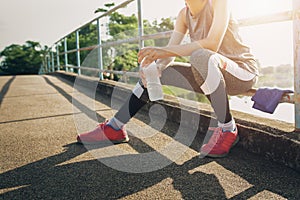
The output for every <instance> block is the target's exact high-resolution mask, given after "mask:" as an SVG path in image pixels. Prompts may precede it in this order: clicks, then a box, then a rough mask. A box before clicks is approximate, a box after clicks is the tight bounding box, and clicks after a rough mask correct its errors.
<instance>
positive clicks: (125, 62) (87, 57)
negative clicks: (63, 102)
mask: <svg viewBox="0 0 300 200" xmlns="http://www.w3.org/2000/svg"><path fill="white" fill-rule="evenodd" d="M110 6H114V5H113V4H105V9H106V8H109V7H110ZM143 25H144V33H145V34H154V33H158V32H161V31H168V30H172V29H173V28H174V26H173V20H172V19H171V18H163V19H161V21H160V22H158V21H154V22H152V23H150V22H149V21H148V20H144V21H143ZM107 28H108V30H107V32H108V33H109V37H108V38H107V39H106V40H103V41H102V44H105V43H107V42H113V41H117V40H126V39H129V38H133V37H137V36H138V19H137V17H136V15H130V16H125V15H123V14H120V13H118V12H113V13H112V14H111V15H110V16H109V23H108V26H107ZM79 37H80V48H83V47H89V46H93V45H97V44H98V37H97V26H96V24H90V25H88V26H86V27H84V28H83V29H81V30H80V31H79ZM144 43H145V46H165V45H167V43H168V39H156V40H147V41H145V42H144ZM67 45H68V50H71V49H76V35H75V34H71V35H70V36H68V38H67ZM138 50H139V45H138V43H137V42H131V43H123V44H121V45H113V46H111V47H103V48H102V60H103V66H104V69H108V70H119V71H135V70H136V69H137V66H138V64H137V52H138ZM59 51H60V52H63V51H64V47H63V45H60V47H59ZM97 52H98V49H97V48H95V49H94V50H89V51H81V52H80V58H81V60H80V63H81V64H82V66H83V67H92V68H97V65H98V64H97V56H98V54H97ZM64 59H65V58H64V56H61V58H60V62H61V64H62V65H64V63H65V62H64ZM68 64H70V65H77V59H76V53H75V52H74V53H69V54H68ZM82 69H83V70H82V71H81V72H82V74H85V75H89V76H93V75H95V76H97V74H95V72H91V71H88V70H84V68H82ZM75 71H76V70H75ZM110 77H111V78H112V76H110ZM119 78H120V77H118V76H116V75H115V76H113V79H115V80H118V79H119ZM129 81H130V80H129Z"/></svg>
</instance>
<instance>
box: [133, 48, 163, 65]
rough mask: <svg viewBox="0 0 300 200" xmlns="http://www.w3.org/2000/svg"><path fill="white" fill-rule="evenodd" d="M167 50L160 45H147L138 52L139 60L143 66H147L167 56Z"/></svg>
mask: <svg viewBox="0 0 300 200" xmlns="http://www.w3.org/2000/svg"><path fill="white" fill-rule="evenodd" d="M167 56H168V55H167V52H166V51H164V50H163V49H162V48H159V47H145V48H143V49H141V50H140V51H139V53H138V62H139V63H140V64H141V67H145V66H147V65H149V64H150V63H152V62H153V61H155V60H157V59H160V58H165V57H167Z"/></svg>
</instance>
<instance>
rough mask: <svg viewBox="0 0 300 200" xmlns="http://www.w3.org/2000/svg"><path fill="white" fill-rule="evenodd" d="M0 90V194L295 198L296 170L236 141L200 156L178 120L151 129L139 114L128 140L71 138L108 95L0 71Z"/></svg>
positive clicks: (104, 107)
mask: <svg viewBox="0 0 300 200" xmlns="http://www.w3.org/2000/svg"><path fill="white" fill-rule="evenodd" d="M0 91H1V94H0V106H1V107H0V144H1V147H0V173H1V174H0V199H300V192H299V188H300V174H299V172H296V171H294V170H292V169H290V168H287V167H284V166H281V165H278V164H275V163H273V162H271V161H267V160H265V159H264V158H262V157H260V156H257V155H254V154H251V153H248V152H246V151H244V150H243V149H242V148H241V147H239V146H238V147H235V148H234V149H233V150H232V152H231V153H230V155H229V156H228V157H226V158H223V159H209V158H199V157H198V156H197V151H198V149H199V147H200V145H201V142H199V138H198V137H196V139H195V141H194V142H193V143H192V144H191V145H190V146H189V147H187V146H185V145H183V144H182V143H180V142H178V141H176V140H174V139H173V137H172V136H173V134H174V132H176V131H177V129H176V125H174V124H170V123H169V124H167V125H166V126H164V127H163V128H162V129H161V131H156V130H154V129H153V128H151V127H150V126H148V125H147V124H148V123H149V121H151V123H152V119H151V120H149V116H148V115H147V114H144V113H140V114H138V115H137V116H136V118H134V119H133V120H131V121H130V123H129V124H128V126H127V128H128V131H129V134H130V139H131V140H130V142H129V143H128V144H121V145H109V144H106V145H102V146H86V147H85V146H83V145H78V144H76V143H75V141H76V140H75V138H76V135H77V133H78V132H81V131H84V130H88V129H91V127H94V126H95V125H96V124H97V121H102V120H104V119H105V118H109V117H111V116H112V115H113V113H114V110H112V109H111V107H110V104H111V102H112V101H111V100H110V99H108V97H105V96H101V95H98V94H97V95H96V97H95V98H96V99H97V101H96V102H94V100H93V92H92V91H90V92H89V91H85V90H84V89H83V88H78V90H75V91H76V92H74V89H73V84H71V83H69V82H67V81H64V80H61V79H59V78H57V77H54V76H15V77H14V76H2V77H0ZM82 92H84V93H82ZM113 105H114V104H113ZM116 106H117V103H116ZM95 111H96V112H95ZM154 121H155V120H154ZM153 123H157V122H153ZM185 131H187V132H188V131H189V130H185ZM197 138H198V139H197ZM200 138H201V137H200ZM168 144H172V145H175V147H176V148H173V147H174V146H173V147H170V148H165V147H166V146H168ZM172 145H171V146H172ZM166 149H167V150H169V151H167V150H166ZM183 152H184V153H183ZM178 155H179V156H178Z"/></svg>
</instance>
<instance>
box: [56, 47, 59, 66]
mask: <svg viewBox="0 0 300 200" xmlns="http://www.w3.org/2000/svg"><path fill="white" fill-rule="evenodd" d="M56 63H57V71H59V70H60V61H59V47H58V44H57V45H56Z"/></svg>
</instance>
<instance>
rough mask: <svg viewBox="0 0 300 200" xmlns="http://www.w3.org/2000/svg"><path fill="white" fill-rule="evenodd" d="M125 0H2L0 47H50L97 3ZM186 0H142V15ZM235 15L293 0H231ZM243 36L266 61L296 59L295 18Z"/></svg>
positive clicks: (169, 12) (168, 11) (172, 9)
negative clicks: (29, 43) (29, 42)
mask: <svg viewBox="0 0 300 200" xmlns="http://www.w3.org/2000/svg"><path fill="white" fill-rule="evenodd" d="M111 2H115V3H116V5H118V4H120V3H121V2H124V0H87V1H82V0H0V51H2V50H3V49H4V48H5V47H7V46H9V45H11V44H24V43H25V42H26V41H27V40H33V41H37V42H40V43H41V44H42V45H48V46H51V45H52V44H53V43H55V42H56V41H57V40H59V39H60V38H62V37H63V36H65V35H67V34H68V33H70V32H72V31H73V30H74V29H76V28H78V27H80V26H81V25H83V24H85V23H86V22H88V21H90V20H92V19H93V18H95V17H97V16H98V15H99V14H94V11H95V10H96V9H97V8H98V7H103V5H104V4H105V3H111ZM183 6H184V0H142V15H143V18H145V19H148V20H154V19H157V20H159V19H161V18H163V17H176V15H177V14H178V12H179V10H180V9H181V8H182V7H183ZM230 7H231V9H232V13H233V16H234V17H235V18H237V19H242V18H247V17H251V16H258V15H265V14H269V13H276V12H281V11H286V10H291V9H292V0H231V3H230ZM136 8H137V2H133V3H131V4H130V5H129V6H128V7H127V8H124V9H121V10H120V12H122V13H123V14H128V15H131V14H133V13H136V10H137V9H136ZM240 33H241V36H242V38H243V41H244V42H245V43H247V44H249V46H251V47H252V51H253V53H254V54H255V55H256V56H257V57H258V58H259V60H260V62H261V64H262V65H264V66H268V65H273V66H277V65H280V64H292V62H293V43H292V37H293V36H292V22H280V23H273V24H269V25H259V26H252V27H243V28H241V29H240Z"/></svg>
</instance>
